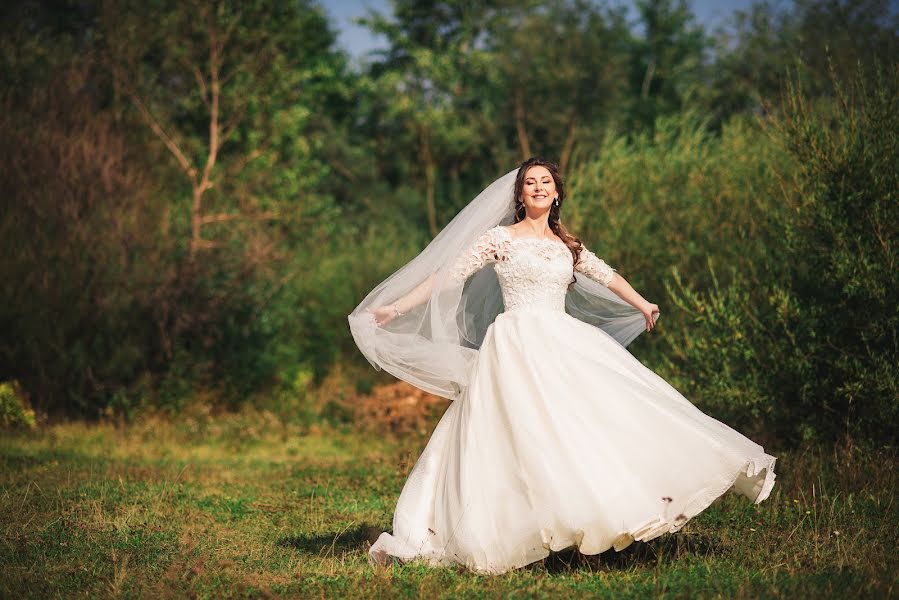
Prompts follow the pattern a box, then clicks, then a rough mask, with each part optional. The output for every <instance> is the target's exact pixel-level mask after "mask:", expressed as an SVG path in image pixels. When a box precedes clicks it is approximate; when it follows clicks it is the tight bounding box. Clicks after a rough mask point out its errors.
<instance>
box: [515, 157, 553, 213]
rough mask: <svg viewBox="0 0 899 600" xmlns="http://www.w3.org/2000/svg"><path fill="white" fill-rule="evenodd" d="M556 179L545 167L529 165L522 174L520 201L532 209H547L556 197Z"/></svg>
mask: <svg viewBox="0 0 899 600" xmlns="http://www.w3.org/2000/svg"><path fill="white" fill-rule="evenodd" d="M558 195H559V194H558V192H556V181H555V180H554V179H553V176H552V174H551V173H550V172H549V169H547V168H546V167H539V166H537V167H531V168H530V169H528V171H527V173H526V174H525V176H524V187H523V188H522V190H521V196H522V198H521V201H522V202H524V205H525V206H526V207H527V208H529V209H532V210H547V209H549V207H550V206H551V205H552V203H553V200H555V199H556V198H557V197H558Z"/></svg>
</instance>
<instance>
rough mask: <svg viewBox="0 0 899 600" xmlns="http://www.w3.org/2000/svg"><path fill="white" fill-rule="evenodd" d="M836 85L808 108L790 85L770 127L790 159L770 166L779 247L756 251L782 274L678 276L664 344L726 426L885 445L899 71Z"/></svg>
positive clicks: (772, 226) (896, 356) (892, 337)
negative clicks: (706, 284) (704, 284)
mask: <svg viewBox="0 0 899 600" xmlns="http://www.w3.org/2000/svg"><path fill="white" fill-rule="evenodd" d="M834 85H835V97H836V100H835V101H833V102H824V103H821V104H820V105H818V106H815V107H812V106H810V104H809V101H808V99H807V97H805V96H804V95H803V93H802V91H801V89H799V88H793V89H791V91H790V95H789V96H788V97H787V99H786V102H785V106H784V111H783V115H782V116H781V117H776V118H773V119H772V120H771V122H770V125H769V126H770V128H771V134H772V138H773V139H774V141H776V142H777V143H778V144H779V145H780V146H781V147H782V148H783V149H784V151H785V152H787V153H788V154H789V155H791V161H790V162H789V163H786V164H783V163H781V164H777V165H776V175H777V176H778V178H779V181H778V182H779V187H780V189H781V190H783V192H782V194H781V195H780V197H779V199H780V200H781V201H783V203H784V206H785V210H783V211H779V212H776V213H772V214H773V215H774V216H775V217H776V219H775V220H774V221H772V222H771V223H769V225H768V228H769V229H768V230H769V234H771V235H773V236H775V237H781V238H782V239H783V240H784V245H783V246H782V250H781V252H777V253H770V254H766V255H759V256H757V257H755V258H756V260H759V261H761V262H760V264H759V267H761V268H762V269H763V270H764V271H767V272H768V273H778V274H779V275H778V277H776V278H772V277H768V278H765V279H761V280H753V279H751V278H749V277H746V276H744V275H742V274H741V273H740V272H739V271H738V270H737V269H734V270H733V276H732V279H731V281H730V282H729V284H728V285H727V286H726V287H723V286H719V285H718V283H717V281H715V284H714V287H713V288H712V289H711V290H709V291H707V292H705V293H700V292H698V291H697V286H695V285H693V286H690V285H684V284H683V283H682V282H681V281H680V278H676V285H675V286H670V287H669V289H668V292H669V295H670V297H671V298H672V300H673V302H674V303H675V305H676V306H678V307H679V308H680V309H682V310H683V312H684V314H686V315H689V317H688V322H687V323H685V324H684V327H683V328H682V329H680V330H677V331H674V332H672V334H671V337H670V339H671V344H670V346H671V352H672V357H673V361H674V362H675V363H676V364H677V365H678V367H677V368H679V369H680V370H681V372H682V373H684V378H687V377H689V383H690V386H691V388H690V389H691V390H693V391H695V393H696V394H697V396H699V397H701V398H703V399H704V401H705V402H707V403H708V404H709V405H710V406H714V407H716V410H718V411H721V412H722V413H723V414H725V415H726V417H727V420H728V421H729V422H733V423H737V424H740V423H742V419H741V416H740V415H743V419H745V418H746V417H748V416H749V415H748V414H747V413H746V412H745V409H751V414H752V416H754V417H759V418H760V421H759V422H758V424H757V428H758V429H759V431H760V432H762V431H770V432H775V434H776V436H777V437H778V438H779V439H781V440H784V441H786V440H792V441H793V442H796V441H798V440H800V439H807V438H813V439H816V440H834V439H836V438H838V437H840V436H847V437H849V438H850V439H872V440H880V441H883V442H884V443H891V442H894V441H895V439H894V438H893V435H894V433H895V429H896V426H897V424H899V408H897V403H896V398H897V397H899V378H897V377H896V375H895V372H894V371H895V365H896V364H897V363H899V333H897V332H899V307H897V305H896V303H895V299H896V298H897V297H899V296H897V293H899V289H897V283H896V277H895V269H896V241H897V238H899V235H897V233H899V202H897V200H899V198H897V195H896V194H897V190H899V179H897V178H899V170H897V168H896V166H897V164H899V136H897V131H899V117H897V115H899V104H897V98H899V70H896V68H895V65H893V66H892V67H890V68H889V69H888V70H886V71H881V74H880V76H879V77H878V78H877V79H875V80H874V81H866V80H865V79H864V77H863V74H861V73H859V74H857V76H856V77H855V78H853V80H852V81H851V82H849V83H848V84H841V83H840V82H839V81H834ZM787 165H790V166H789V168H787ZM709 271H710V273H711V274H712V275H714V270H713V269H712V268H710V269H709ZM764 271H763V272H764ZM746 426H747V427H748V426H750V423H746Z"/></svg>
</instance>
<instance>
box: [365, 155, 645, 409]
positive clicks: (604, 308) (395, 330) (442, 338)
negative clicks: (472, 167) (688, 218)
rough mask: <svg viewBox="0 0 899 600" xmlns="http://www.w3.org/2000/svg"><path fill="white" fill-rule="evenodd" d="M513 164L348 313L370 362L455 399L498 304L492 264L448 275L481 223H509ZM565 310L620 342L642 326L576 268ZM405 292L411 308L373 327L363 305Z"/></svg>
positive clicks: (640, 316)
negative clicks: (465, 276)
mask: <svg viewBox="0 0 899 600" xmlns="http://www.w3.org/2000/svg"><path fill="white" fill-rule="evenodd" d="M517 174H518V169H517V168H516V169H514V170H512V171H510V172H509V173H507V174H505V175H503V176H502V177H500V178H499V179H497V180H496V181H494V182H493V183H491V184H490V185H489V186H488V187H487V188H486V189H484V191H482V192H481V193H480V194H478V195H477V197H475V199H474V200H472V201H471V202H470V203H469V204H468V206H466V207H465V208H464V209H462V211H461V212H459V214H458V215H456V217H455V218H453V220H452V221H450V222H449V224H448V225H447V226H446V227H444V229H443V230H442V231H441V232H440V233H439V234H438V235H437V237H435V238H434V239H433V241H431V243H430V244H428V246H427V247H426V248H425V249H424V250H423V251H422V252H421V254H419V255H418V256H416V257H415V258H414V259H413V260H412V261H411V262H409V263H408V264H406V265H405V266H403V267H402V268H401V269H399V270H398V271H396V272H395V273H394V274H393V275H391V276H390V277H388V278H387V279H385V280H384V281H383V282H381V283H380V284H379V285H378V286H377V287H375V289H374V290H372V291H371V292H370V293H369V294H368V295H367V296H366V297H365V299H364V300H363V301H362V302H361V303H360V304H359V306H357V307H356V309H355V310H354V311H353V312H352V314H350V315H349V317H348V319H349V324H350V331H351V332H352V334H353V339H354V340H355V341H356V345H357V346H359V349H360V350H361V351H362V354H364V355H365V358H367V359H368V361H369V362H370V363H371V364H372V365H373V366H374V367H375V368H376V369H384V370H385V371H387V372H388V373H390V374H392V375H394V376H395V377H398V378H399V379H402V380H404V381H408V382H409V383H411V384H412V385H414V386H416V387H418V388H421V389H423V390H425V391H427V392H431V393H432V394H437V395H438V396H443V397H444V398H449V399H451V400H454V399H456V398H458V397H459V396H460V395H461V394H462V393H463V392H464V390H465V389H466V387H467V386H468V380H469V376H470V375H471V372H472V368H473V367H474V363H475V361H476V360H477V352H478V348H479V347H480V345H481V342H482V341H483V339H484V336H485V334H486V332H487V328H488V327H489V326H490V324H491V323H493V320H494V319H495V318H496V315H497V314H499V313H500V312H501V311H502V309H503V301H502V294H501V291H500V287H499V281H498V280H497V278H496V274H495V273H494V271H493V266H492V265H491V264H488V265H486V266H485V267H484V268H482V269H480V270H479V271H477V272H476V273H474V274H473V275H472V276H471V277H469V278H468V279H467V280H466V281H465V282H464V283H463V282H461V281H458V280H457V279H455V278H453V277H451V276H450V270H451V268H452V267H453V265H454V264H455V263H456V259H457V258H458V257H459V256H460V255H461V254H462V253H463V252H465V251H467V250H468V249H469V248H471V247H472V245H473V244H474V243H475V242H476V241H477V240H478V238H479V237H480V236H481V235H482V234H483V233H484V232H485V231H487V230H488V229H490V228H492V227H495V226H497V225H509V224H511V223H512V222H513V221H514V205H515V202H514V198H513V196H514V187H515V177H516V175H517ZM575 278H576V282H575V283H574V284H573V285H571V286H570V287H569V290H568V294H567V297H566V300H565V308H566V311H567V312H568V313H569V314H571V315H572V316H574V317H576V318H578V319H580V320H582V321H585V322H587V323H590V324H592V325H595V326H596V327H599V328H600V329H602V330H603V331H605V332H606V333H608V334H609V335H611V336H612V337H613V338H614V339H615V340H616V341H618V342H619V343H620V344H621V345H623V346H627V345H628V344H630V343H631V342H632V341H633V340H634V339H635V338H636V337H637V336H639V335H640V333H641V332H642V331H644V328H645V326H646V320H645V318H644V317H643V314H642V313H641V312H640V311H639V310H637V309H636V308H635V307H633V306H631V305H630V304H628V303H627V302H625V301H624V300H622V299H621V298H620V297H618V296H617V295H616V294H615V293H614V292H612V291H611V290H609V289H608V288H607V287H605V286H604V285H602V284H600V283H597V282H595V281H593V280H591V279H588V278H587V277H585V276H584V275H582V274H581V273H576V274H575ZM402 297H406V298H410V299H414V301H413V303H414V304H416V306H414V308H412V309H409V310H408V312H406V313H405V314H403V315H402V316H399V317H397V318H395V319H393V320H392V321H390V322H388V323H386V324H384V325H382V326H378V324H377V323H376V322H375V319H374V316H373V315H372V314H371V313H369V312H367V311H368V310H369V309H374V308H377V307H381V306H385V305H388V304H392V303H394V302H395V301H397V300H398V299H400V298H402Z"/></svg>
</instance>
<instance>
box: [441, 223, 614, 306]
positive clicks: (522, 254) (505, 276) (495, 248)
mask: <svg viewBox="0 0 899 600" xmlns="http://www.w3.org/2000/svg"><path fill="white" fill-rule="evenodd" d="M488 263H495V265H494V271H495V272H496V276H497V279H499V284H500V288H501V290H502V294H503V303H504V305H505V308H506V310H507V311H510V310H516V309H519V308H524V307H537V308H547V309H551V310H562V311H564V310H565V295H566V293H567V291H568V284H569V283H571V278H572V274H573V271H575V270H576V271H578V272H580V273H583V274H584V275H586V276H587V277H589V278H591V279H593V280H595V281H597V282H599V283H601V284H602V285H606V286H607V285H609V283H610V282H611V281H612V276H613V275H614V271H615V269H613V268H612V267H610V266H609V265H607V264H606V263H605V261H604V260H602V259H601V258H599V257H597V256H596V255H595V254H594V253H593V252H591V251H590V250H588V249H587V248H582V249H581V253H580V259H579V260H578V263H577V265H574V266H572V264H571V263H572V257H571V251H570V250H569V249H568V247H567V246H566V245H565V244H563V243H562V242H559V241H557V240H550V239H541V238H534V237H514V236H513V235H512V233H511V232H510V231H509V230H508V229H507V228H506V227H504V226H497V227H494V228H493V229H490V230H488V231H487V232H486V233H484V234H483V235H482V236H481V237H480V238H479V239H478V240H477V241H476V242H475V243H474V244H473V245H472V246H471V248H469V249H468V250H467V251H466V252H464V253H463V254H461V255H460V256H459V257H458V259H457V260H456V262H455V264H454V265H453V270H452V276H453V277H455V278H457V279H461V280H465V279H467V278H468V277H470V276H471V275H472V274H473V273H474V272H476V271H477V270H478V269H480V268H482V267H483V266H484V265H486V264H488Z"/></svg>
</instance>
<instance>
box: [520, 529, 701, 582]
mask: <svg viewBox="0 0 899 600" xmlns="http://www.w3.org/2000/svg"><path fill="white" fill-rule="evenodd" d="M714 546H715V544H714V541H713V540H712V538H711V537H709V536H707V535H703V534H698V533H691V534H689V535H686V534H684V533H674V534H665V535H662V536H660V537H657V538H655V539H654V540H650V541H649V542H633V543H632V544H631V545H630V546H628V547H627V548H623V549H622V550H621V551H620V552H616V551H615V550H613V549H609V550H606V551H605V552H602V553H601V554H594V555H586V554H581V553H580V552H578V550H577V549H576V548H569V549H567V550H561V551H559V552H552V553H550V555H549V556H548V557H546V558H545V559H543V560H542V561H540V562H536V563H533V564H532V565H529V566H528V567H526V568H529V569H535V570H541V571H543V570H545V571H546V572H548V573H565V572H567V571H577V570H581V569H587V570H590V571H600V570H616V571H617V570H626V569H633V568H646V567H653V566H655V565H657V564H659V563H660V562H667V561H671V560H677V559H680V558H683V557H684V556H688V555H698V556H705V555H707V554H709V553H712V552H714Z"/></svg>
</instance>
